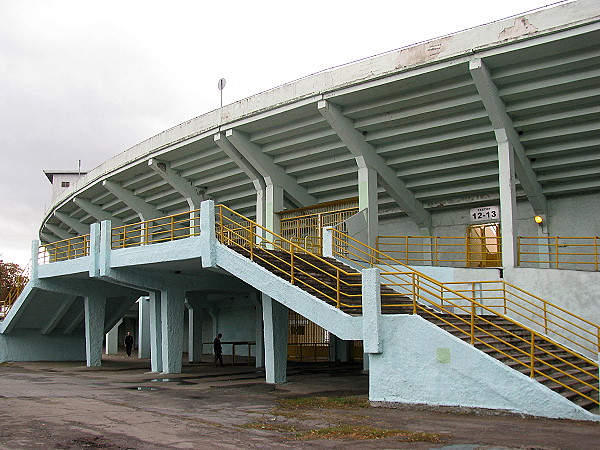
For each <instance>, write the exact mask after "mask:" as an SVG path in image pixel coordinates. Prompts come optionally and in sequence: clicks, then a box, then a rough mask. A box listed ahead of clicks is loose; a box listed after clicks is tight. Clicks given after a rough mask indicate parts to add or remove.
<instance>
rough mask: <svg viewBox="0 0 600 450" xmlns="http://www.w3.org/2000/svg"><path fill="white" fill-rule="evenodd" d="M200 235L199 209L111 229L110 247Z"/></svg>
mask: <svg viewBox="0 0 600 450" xmlns="http://www.w3.org/2000/svg"><path fill="white" fill-rule="evenodd" d="M198 235H200V210H199V209H194V210H192V211H186V212H183V213H178V214H171V215H169V216H164V217H158V218H156V219H150V220H145V221H143V222H137V223H132V224H127V225H122V226H119V227H114V228H113V229H112V231H111V248H112V249H117V248H127V247H137V246H139V245H147V244H157V243H159V242H168V241H175V240H177V239H183V238H187V237H190V236H198Z"/></svg>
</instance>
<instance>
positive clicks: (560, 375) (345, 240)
mask: <svg viewBox="0 0 600 450" xmlns="http://www.w3.org/2000/svg"><path fill="white" fill-rule="evenodd" d="M225 213H227V214H225ZM216 216H217V217H216V232H217V236H218V239H219V241H220V242H221V243H223V244H225V245H227V246H228V247H230V248H231V249H233V250H235V251H236V252H238V253H240V254H242V255H243V256H245V257H247V258H249V259H251V260H252V261H254V262H255V263H257V264H259V265H260V266H262V267H264V268H265V269H267V270H269V271H270V272H272V273H273V274H275V275H277V276H279V277H280V278H282V279H283V280H285V281H287V282H289V283H292V284H294V285H297V286H298V287H300V288H301V289H303V290H305V291H306V292H308V293H310V294H312V295H313V296H315V297H317V298H318V299H320V300H322V301H325V302H327V303H329V304H331V305H333V306H336V307H338V308H340V309H341V310H342V311H344V312H346V313H348V314H361V312H362V311H361V307H362V304H361V303H362V299H361V295H362V281H361V273H360V272H359V271H357V270H356V269H353V268H351V267H350V266H348V265H346V264H344V263H342V262H340V261H339V260H338V259H334V258H325V257H322V256H319V255H315V254H312V253H309V252H307V251H306V250H305V249H303V248H301V247H300V246H298V245H296V244H294V243H293V242H291V241H289V240H286V239H283V238H282V237H280V236H277V235H275V234H274V233H272V232H270V231H269V230H267V229H266V228H264V227H262V226H260V225H258V224H256V223H254V222H252V221H250V220H249V219H247V218H245V217H243V216H240V215H238V214H237V213H235V212H234V211H232V210H229V209H228V208H226V207H224V206H222V205H219V206H217V207H216ZM334 231H335V230H334ZM361 247H363V248H361ZM334 255H335V256H336V257H337V258H339V259H342V260H349V261H352V263H353V264H355V265H358V266H363V267H379V268H380V270H381V277H382V286H381V298H382V301H381V303H382V313H384V314H419V315H420V316H421V317H423V318H425V319H426V320H428V321H430V322H432V323H434V324H435V325H437V326H439V327H440V328H442V329H444V330H446V331H447V332H449V333H451V334H453V335H455V336H457V337H458V338H460V339H462V340H464V341H466V342H468V343H470V344H471V345H473V346H474V347H476V348H478V349H479V350H481V351H483V352H485V353H486V354H488V355H489V356H492V357H494V358H496V359H498V360H499V361H501V362H503V363H505V364H506V365H508V366H509V367H511V368H513V369H515V370H518V371H520V372H521V373H524V374H526V375H527V376H530V377H531V378H534V379H535V380H537V381H538V382H540V383H542V384H544V385H545V386H547V387H548V388H550V389H552V390H553V391H555V392H558V393H560V394H561V395H563V396H564V397H566V398H567V399H569V400H571V401H573V402H574V403H575V404H577V405H579V406H581V407H582V408H584V409H586V410H588V411H594V412H597V408H598V405H599V402H598V393H599V390H598V363H597V362H596V361H593V360H592V359H590V358H587V357H585V356H583V355H582V354H580V353H578V352H576V351H574V350H572V349H570V348H567V347H565V346H563V345H561V344H559V343H558V342H555V341H554V340H552V339H550V338H549V337H547V336H546V335H545V334H542V333H541V332H539V331H535V330H534V327H528V326H526V325H524V324H522V323H520V322H517V321H516V320H514V319H512V318H510V317H508V316H506V315H504V314H502V313H500V312H498V311H497V309H498V308H493V307H489V306H486V305H484V304H481V303H479V302H477V301H476V300H474V299H473V298H469V297H468V296H466V295H465V294H463V293H461V292H459V291H454V290H452V289H451V288H449V287H448V286H445V285H443V284H442V283H439V282H437V281H436V280H433V279H431V278H429V277H427V276H425V275H423V274H420V273H418V272H416V271H414V270H412V269H410V268H409V267H408V266H405V265H403V264H402V263H399V262H397V261H394V260H393V259H392V258H390V257H388V256H386V255H378V254H377V251H376V250H373V249H368V250H365V249H364V244H362V243H360V242H358V241H354V240H353V239H352V238H350V237H348V236H345V235H342V233H339V232H337V233H334ZM382 261H385V263H381V264H378V262H382ZM390 261H393V263H394V266H390ZM396 263H397V264H396ZM394 267H401V269H402V270H397V269H395V268H394ZM504 308H505V309H506V305H504ZM547 319H548V318H547V316H546V323H545V325H546V330H547V331H548V332H554V333H555V334H558V335H563V334H561V333H560V332H558V331H556V330H551V329H550V328H549V327H548V322H550V323H551V324H555V325H556V323H555V321H553V320H550V321H548V320H547ZM534 323H535V321H534ZM563 333H564V332H563ZM592 334H593V333H592ZM595 336H596V337H597V336H598V334H597V332H596V335H595ZM583 340H584V341H589V339H587V338H584V339H583ZM590 342H591V341H590ZM595 345H596V347H594V348H589V346H588V347H585V346H583V345H581V347H582V348H583V349H584V350H586V351H588V352H590V353H593V352H594V350H595V352H596V354H597V351H598V348H597V345H598V343H597V341H596V343H595ZM592 347H593V346H592Z"/></svg>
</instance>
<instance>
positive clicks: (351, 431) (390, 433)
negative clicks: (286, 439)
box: [296, 425, 443, 444]
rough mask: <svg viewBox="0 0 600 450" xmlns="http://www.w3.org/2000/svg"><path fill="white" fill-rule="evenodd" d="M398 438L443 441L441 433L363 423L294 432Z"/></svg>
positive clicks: (305, 436) (308, 435)
mask: <svg viewBox="0 0 600 450" xmlns="http://www.w3.org/2000/svg"><path fill="white" fill-rule="evenodd" d="M390 437H394V438H399V440H400V441H403V442H431V443H434V444H439V443H440V442H443V440H442V437H441V435H439V434H435V433H416V432H413V431H403V430H384V429H381V428H375V427H369V426H365V425H337V426H334V427H328V428H320V429H316V430H310V431H307V432H305V433H299V434H296V439H302V440H308V439H354V440H365V439H383V438H390Z"/></svg>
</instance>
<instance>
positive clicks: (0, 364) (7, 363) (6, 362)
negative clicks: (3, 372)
mask: <svg viewBox="0 0 600 450" xmlns="http://www.w3.org/2000/svg"><path fill="white" fill-rule="evenodd" d="M12 365H13V363H12V362H11V361H4V362H1V363H0V367H10V366H12Z"/></svg>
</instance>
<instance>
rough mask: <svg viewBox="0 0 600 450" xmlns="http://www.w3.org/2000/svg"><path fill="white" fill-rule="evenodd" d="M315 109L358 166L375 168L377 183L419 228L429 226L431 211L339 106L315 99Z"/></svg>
mask: <svg viewBox="0 0 600 450" xmlns="http://www.w3.org/2000/svg"><path fill="white" fill-rule="evenodd" d="M317 107H318V109H319V112H320V113H321V114H322V115H323V117H324V118H325V120H327V122H328V123H329V126H330V127H331V128H332V129H333V130H334V131H335V132H336V134H337V135H338V137H339V138H340V139H341V141H342V142H343V143H344V145H345V146H346V147H347V148H348V150H350V153H352V155H353V156H354V158H355V160H356V164H357V165H358V167H359V168H361V167H370V168H372V169H375V170H376V171H377V175H378V180H379V183H380V184H381V185H382V186H383V187H384V188H385V190H386V191H387V193H388V194H389V195H390V197H392V198H393V199H394V200H395V201H396V203H398V205H399V206H400V207H401V208H402V210H403V211H404V212H405V213H406V214H407V215H408V217H410V218H411V219H412V220H413V221H414V222H415V223H416V224H417V225H418V227H419V228H421V229H424V228H425V229H427V228H430V227H431V214H430V213H429V212H428V211H426V210H425V208H424V207H423V204H422V203H421V202H420V201H419V200H417V198H416V197H415V194H414V193H413V192H412V191H410V190H409V189H408V188H407V187H406V184H405V183H404V182H403V181H402V180H401V179H399V178H398V175H397V174H396V172H394V170H393V169H391V168H390V167H389V166H388V165H387V163H386V161H385V160H384V159H383V158H382V157H381V156H379V155H378V154H377V151H376V150H375V147H373V146H372V145H371V144H369V143H368V142H367V140H366V139H365V137H364V136H363V134H362V133H361V132H360V131H359V130H357V129H356V128H355V127H354V122H353V121H352V120H351V119H349V118H348V117H346V116H344V115H343V114H342V111H341V109H340V108H339V107H338V106H336V105H334V104H332V103H330V102H328V101H326V100H321V101H319V103H318V106H317Z"/></svg>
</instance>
